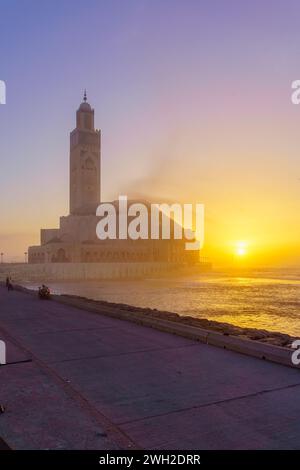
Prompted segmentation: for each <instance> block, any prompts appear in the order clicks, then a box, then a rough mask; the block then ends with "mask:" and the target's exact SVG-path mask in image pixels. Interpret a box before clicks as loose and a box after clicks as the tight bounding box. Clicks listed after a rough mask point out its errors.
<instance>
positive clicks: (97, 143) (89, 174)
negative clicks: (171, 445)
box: [28, 93, 199, 263]
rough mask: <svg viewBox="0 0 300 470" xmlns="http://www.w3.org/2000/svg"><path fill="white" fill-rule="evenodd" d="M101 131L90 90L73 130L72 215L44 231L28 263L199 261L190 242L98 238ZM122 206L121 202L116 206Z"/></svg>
mask: <svg viewBox="0 0 300 470" xmlns="http://www.w3.org/2000/svg"><path fill="white" fill-rule="evenodd" d="M100 148H101V132H100V131H99V130H96V129H95V127H94V110H93V109H92V108H91V106H90V104H89V103H88V102H87V98H86V93H85V94H84V99H83V102H82V103H81V105H80V106H79V109H78V110H77V113H76V128H75V129H74V130H73V131H72V132H71V134H70V214H69V215H68V216H63V217H60V224H59V228H55V229H41V244H40V245H39V246H31V247H29V249H28V262H29V263H70V262H72V263H81V262H83V263H86V262H88V263H103V262H135V263H136V262H149V261H150V262H153V261H157V262H174V263H191V262H197V261H198V258H199V253H198V252H195V251H187V250H185V240H184V239H183V240H174V239H171V240H150V239H149V240H135V241H133V240H130V239H128V240H119V239H117V240H109V239H108V240H99V239H98V238H97V235H96V226H97V223H98V222H99V217H97V216H96V209H97V207H98V205H99V204H100V186H101V151H100ZM116 209H117V206H116Z"/></svg>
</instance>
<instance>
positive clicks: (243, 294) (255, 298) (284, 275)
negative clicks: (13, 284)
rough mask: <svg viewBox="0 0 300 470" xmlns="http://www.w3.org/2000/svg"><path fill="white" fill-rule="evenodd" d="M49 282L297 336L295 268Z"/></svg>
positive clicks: (299, 307) (56, 287)
mask: <svg viewBox="0 0 300 470" xmlns="http://www.w3.org/2000/svg"><path fill="white" fill-rule="evenodd" d="M49 285H50V287H51V289H52V291H53V292H54V293H59V294H63V293H64V294H75V295H80V296H84V297H88V298H91V299H95V300H106V301H109V302H116V303H125V304H129V305H134V306H137V307H149V308H156V309H158V310H165V311H171V312H176V313H179V314H181V315H191V316H193V317H197V318H208V319H210V320H216V321H220V322H228V323H232V324H234V325H238V326H244V327H251V328H259V329H266V330H271V331H280V332H282V333H288V334H291V335H294V336H299V337H300V271H299V270H287V269H285V270H275V269H274V270H269V271H248V272H244V273H243V275H241V274H239V275H237V274H231V275H230V274H224V273H220V272H219V273H216V272H215V273H209V274H201V275H197V276H195V275H193V276H190V277H181V278H164V279H146V280H130V281H97V282H61V283H50V284H49ZM32 287H36V286H32Z"/></svg>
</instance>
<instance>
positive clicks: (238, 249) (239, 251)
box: [235, 242, 247, 256]
mask: <svg viewBox="0 0 300 470" xmlns="http://www.w3.org/2000/svg"><path fill="white" fill-rule="evenodd" d="M235 254H236V255H237V256H245V255H246V254H247V243H246V242H237V243H236V246H235Z"/></svg>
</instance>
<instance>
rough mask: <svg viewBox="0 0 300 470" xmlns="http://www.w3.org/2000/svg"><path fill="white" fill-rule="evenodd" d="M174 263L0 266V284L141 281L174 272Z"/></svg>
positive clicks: (175, 266) (176, 266) (175, 267)
mask: <svg viewBox="0 0 300 470" xmlns="http://www.w3.org/2000/svg"><path fill="white" fill-rule="evenodd" d="M177 268H178V265H177V264H175V263H146V262H145V263H43V264H3V265H0V280H2V281H3V280H5V278H6V276H7V275H9V276H11V277H12V279H13V281H14V282H16V281H17V282H19V281H37V282H40V281H83V280H84V281H87V280H101V279H128V278H143V277H145V276H149V275H154V276H155V275H159V274H161V273H164V272H169V271H175V270H176V269H177Z"/></svg>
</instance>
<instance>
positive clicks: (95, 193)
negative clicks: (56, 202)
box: [70, 91, 101, 215]
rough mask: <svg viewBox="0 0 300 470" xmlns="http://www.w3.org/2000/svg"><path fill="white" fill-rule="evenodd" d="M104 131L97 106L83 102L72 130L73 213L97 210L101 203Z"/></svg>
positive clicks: (71, 180)
mask: <svg viewBox="0 0 300 470" xmlns="http://www.w3.org/2000/svg"><path fill="white" fill-rule="evenodd" d="M100 142H101V134H100V131H98V130H95V128H94V110H93V109H92V108H91V106H90V105H89V103H88V102H87V97H86V91H85V92H84V97H83V102H82V103H81V105H80V106H79V109H78V110H77V113H76V128H75V129H74V130H73V131H72V132H71V134H70V214H72V215H76V214H77V215H79V214H80V215H88V214H94V215H95V214H96V207H97V206H98V205H99V203H100Z"/></svg>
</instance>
